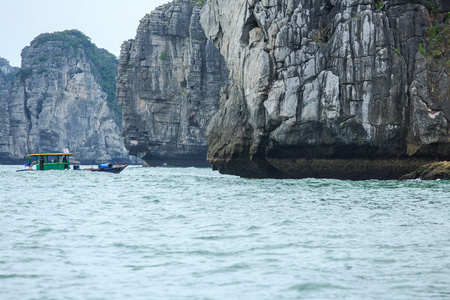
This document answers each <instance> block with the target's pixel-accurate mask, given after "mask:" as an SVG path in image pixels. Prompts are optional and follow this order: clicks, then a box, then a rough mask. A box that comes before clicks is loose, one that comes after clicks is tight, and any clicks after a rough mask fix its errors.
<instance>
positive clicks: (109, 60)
mask: <svg viewBox="0 0 450 300" xmlns="http://www.w3.org/2000/svg"><path fill="white" fill-rule="evenodd" d="M49 42H61V43H60V45H58V46H59V47H61V48H62V49H61V50H63V51H68V50H69V49H70V48H72V49H73V51H74V52H75V53H77V51H78V49H82V50H83V52H84V53H85V55H86V56H87V59H89V60H90V61H91V62H92V73H93V74H94V77H95V80H96V81H97V83H98V84H99V85H100V86H101V88H102V89H103V91H104V92H105V93H106V94H107V95H108V98H107V101H108V107H109V108H110V109H111V111H112V112H113V114H114V119H115V121H116V123H117V124H118V125H119V126H120V124H121V119H122V109H121V107H120V106H119V105H118V103H117V98H116V76H117V66H118V59H117V57H116V56H115V55H113V54H111V53H109V52H108V51H107V50H105V49H100V48H98V47H97V46H96V45H95V44H94V43H92V42H91V39H90V38H89V37H87V36H86V35H85V34H84V33H82V32H81V31H79V30H65V31H60V32H53V33H43V34H41V35H39V36H37V37H36V38H35V39H34V40H33V41H32V42H31V46H32V47H33V48H38V47H40V46H42V45H44V44H46V43H49ZM63 55H64V54H63V53H61V52H58V53H56V54H55V53H53V55H52V57H39V61H40V62H45V61H47V60H48V59H52V58H57V57H61V56H63Z"/></svg>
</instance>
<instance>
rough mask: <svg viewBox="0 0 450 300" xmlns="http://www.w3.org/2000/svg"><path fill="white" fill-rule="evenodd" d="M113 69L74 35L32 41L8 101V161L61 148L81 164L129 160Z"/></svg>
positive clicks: (112, 61) (109, 58)
mask: <svg viewBox="0 0 450 300" xmlns="http://www.w3.org/2000/svg"><path fill="white" fill-rule="evenodd" d="M117 65H118V62H117V58H116V57H115V56H114V55H112V54H110V53H108V52H107V51H106V50H103V49H98V48H97V47H96V46H95V45H94V44H92V43H91V41H90V39H89V38H88V37H86V36H85V35H84V34H83V33H81V32H80V31H77V30H69V31H64V32H55V33H51V34H42V35H40V36H38V37H37V38H35V39H34V40H33V41H32V42H31V44H30V46H29V47H26V48H24V49H23V51H22V67H21V68H20V70H19V71H18V73H17V74H16V76H15V79H14V83H13V87H12V90H11V92H10V94H9V96H8V99H9V100H8V115H9V137H10V144H9V159H10V160H12V161H14V160H18V159H22V158H23V157H25V155H26V154H28V153H39V152H40V153H42V152H44V153H45V152H50V153H51V152H59V151H62V150H63V149H64V148H68V149H69V150H70V151H71V152H73V153H74V154H75V159H77V160H80V161H81V162H82V163H94V162H105V161H107V162H109V161H111V160H121V161H122V160H126V159H128V153H127V151H126V149H125V147H124V143H123V139H122V138H121V136H120V129H119V126H118V124H117V123H120V120H117V122H116V121H115V120H114V115H115V113H114V111H115V110H117V103H116V101H117V100H116V98H115V86H114V84H115V76H116V74H117ZM116 115H118V116H119V117H120V113H117V114H116ZM3 162H4V163H8V162H10V161H7V160H6V159H5V161H3Z"/></svg>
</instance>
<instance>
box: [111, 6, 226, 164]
mask: <svg viewBox="0 0 450 300" xmlns="http://www.w3.org/2000/svg"><path fill="white" fill-rule="evenodd" d="M202 2H203V1H192V0H181V1H180V0H178V1H173V2H172V3H169V4H166V5H163V6H160V7H158V8H157V9H156V10H155V11H153V12H152V13H151V14H148V15H146V16H145V17H144V18H143V19H142V20H141V22H140V24H139V27H138V29H137V34H136V38H135V39H134V40H129V41H126V42H124V44H123V45H122V49H121V54H120V59H119V76H118V78H117V98H118V99H119V103H120V105H121V106H122V109H123V121H122V135H123V136H124V138H125V145H126V147H127V149H129V150H130V154H133V155H138V156H140V157H141V158H143V159H144V160H145V161H146V162H147V163H149V164H150V165H159V164H162V163H168V164H170V165H178V166H204V165H209V163H208V162H207V161H206V153H207V150H208V144H207V139H206V128H207V125H208V123H209V121H210V119H211V118H212V116H213V115H214V114H215V113H216V112H217V110H218V108H219V91H220V88H221V87H222V86H223V85H225V84H226V80H227V70H226V66H225V62H224V61H223V58H222V57H221V55H220V53H219V51H218V50H217V49H216V48H215V47H214V46H213V45H212V44H211V43H210V42H209V41H208V40H207V39H206V37H205V35H204V32H203V29H202V28H201V26H200V22H199V19H200V10H201V7H202Z"/></svg>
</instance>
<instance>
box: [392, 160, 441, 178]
mask: <svg viewBox="0 0 450 300" xmlns="http://www.w3.org/2000/svg"><path fill="white" fill-rule="evenodd" d="M416 179H420V180H450V162H448V161H441V162H436V163H431V164H426V165H423V166H421V167H419V168H418V169H417V170H415V171H414V172H411V173H409V174H407V175H404V176H402V177H401V178H400V180H416Z"/></svg>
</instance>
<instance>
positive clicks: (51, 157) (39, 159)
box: [17, 153, 73, 172]
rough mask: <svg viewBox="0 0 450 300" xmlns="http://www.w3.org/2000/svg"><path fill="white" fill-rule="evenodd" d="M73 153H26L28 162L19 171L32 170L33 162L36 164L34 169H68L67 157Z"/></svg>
mask: <svg viewBox="0 0 450 300" xmlns="http://www.w3.org/2000/svg"><path fill="white" fill-rule="evenodd" d="M71 155H73V153H37V154H28V155H27V156H28V163H26V164H25V168H24V169H22V170H17V172H21V171H34V169H33V168H32V166H33V164H34V165H36V171H47V170H69V157H70V156H71Z"/></svg>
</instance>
